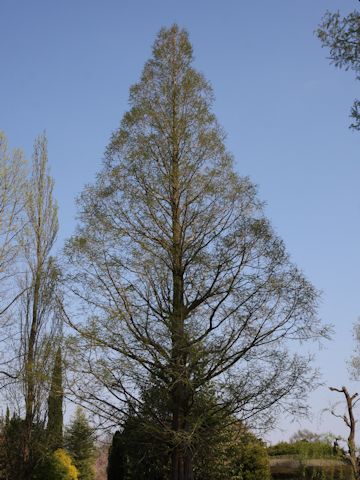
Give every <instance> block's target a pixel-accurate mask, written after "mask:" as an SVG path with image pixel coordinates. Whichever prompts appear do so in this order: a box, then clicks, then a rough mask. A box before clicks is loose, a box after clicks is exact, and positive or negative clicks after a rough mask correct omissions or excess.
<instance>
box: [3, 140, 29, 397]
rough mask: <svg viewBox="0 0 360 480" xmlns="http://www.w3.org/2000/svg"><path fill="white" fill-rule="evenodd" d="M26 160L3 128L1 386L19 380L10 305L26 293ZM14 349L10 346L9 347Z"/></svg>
mask: <svg viewBox="0 0 360 480" xmlns="http://www.w3.org/2000/svg"><path fill="white" fill-rule="evenodd" d="M26 177H27V170H26V162H25V159H24V155H23V153H22V151H21V150H20V149H14V150H13V151H12V152H9V149H8V144H7V139H6V136H5V134H4V133H3V132H1V131H0V319H1V335H0V345H1V360H0V364H1V367H0V378H1V388H3V387H5V386H6V387H8V386H9V385H10V384H11V383H13V382H14V381H15V380H16V377H15V375H14V372H13V371H12V369H11V368H10V365H11V364H12V363H13V361H14V356H13V355H11V354H9V350H8V345H9V340H10V338H11V326H12V320H13V317H12V315H11V314H10V310H11V307H13V306H14V304H15V302H16V301H17V300H18V299H19V297H20V296H21V295H22V294H23V293H24V291H23V289H22V288H20V287H19V284H18V280H19V273H20V270H21V268H20V265H21V261H20V257H21V255H20V249H21V245H20V238H21V234H22V231H23V228H24V225H25V222H26V219H25V216H24V208H25V187H26ZM10 351H11V349H10Z"/></svg>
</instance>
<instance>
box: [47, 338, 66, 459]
mask: <svg viewBox="0 0 360 480" xmlns="http://www.w3.org/2000/svg"><path fill="white" fill-rule="evenodd" d="M62 375H63V374H62V355H61V347H59V348H58V350H57V352H56V356H55V363H54V369H53V374H52V379H51V387H50V393H49V399H48V422H47V435H48V439H49V443H50V445H51V447H52V448H53V449H54V450H57V449H58V448H61V447H62V446H63V400H64V390H63V378H62Z"/></svg>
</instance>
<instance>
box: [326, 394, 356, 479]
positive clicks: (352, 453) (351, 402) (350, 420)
mask: <svg viewBox="0 0 360 480" xmlns="http://www.w3.org/2000/svg"><path fill="white" fill-rule="evenodd" d="M329 389H330V390H331V391H332V392H339V393H343V394H344V397H345V400H346V409H347V414H346V413H344V414H343V415H339V414H338V413H336V411H335V408H333V409H332V410H331V413H332V415H334V417H337V418H341V419H342V420H343V422H344V423H345V425H346V426H347V427H348V428H349V436H348V439H347V445H348V456H347V457H346V458H347V459H348V460H349V461H350V464H351V468H352V471H353V474H354V478H355V479H359V478H360V471H359V464H358V458H357V456H356V445H355V434H356V423H357V421H356V420H355V417H354V407H355V405H356V403H357V402H358V400H359V399H358V393H354V394H353V395H350V394H349V392H348V390H347V388H346V387H342V388H335V387H329Z"/></svg>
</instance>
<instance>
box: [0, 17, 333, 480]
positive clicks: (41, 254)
mask: <svg viewBox="0 0 360 480" xmlns="http://www.w3.org/2000/svg"><path fill="white" fill-rule="evenodd" d="M212 102H213V92H212V89H211V87H210V85H209V83H208V82H207V81H206V79H205V78H204V76H203V75H202V74H201V73H199V72H198V71H196V70H195V68H194V67H193V52H192V46H191V44H190V42H189V38H188V34H187V32H186V31H184V30H182V29H180V28H179V27H178V26H177V25H173V26H172V27H170V28H169V29H162V30H161V31H160V33H159V35H158V36H157V38H156V40H155V43H154V46H153V52H152V57H151V59H150V60H149V61H148V62H146V64H145V67H144V69H143V72H142V75H141V78H140V80H139V82H138V83H137V84H135V85H134V86H133V87H132V88H131V90H130V109H129V111H128V112H127V113H126V114H125V115H124V117H123V120H122V122H121V125H120V127H119V129H118V130H116V131H115V132H114V133H113V135H112V137H111V141H110V143H109V145H108V146H107V148H106V152H105V159H104V165H103V168H102V170H101V172H100V173H99V174H98V176H97V179H96V181H95V182H94V184H92V185H88V186H87V187H86V188H85V189H84V191H83V193H82V194H81V196H80V197H79V200H78V205H79V215H78V226H77V229H76V232H75V234H74V235H73V237H72V238H70V239H69V240H68V241H67V242H66V245H65V248H64V251H63V253H62V254H61V256H60V257H59V258H58V259H55V258H54V256H53V254H52V249H53V245H54V242H55V240H56V235H57V231H58V219H57V205H56V201H55V200H54V198H53V188H54V182H53V179H52V178H51V177H50V175H49V172H48V166H47V144H46V138H45V136H44V135H41V136H40V137H39V138H38V139H37V141H36V143H35V148H34V154H33V162H32V167H31V169H30V174H27V172H26V165H25V161H24V159H23V155H22V154H21V152H20V151H18V150H16V151H15V152H14V153H12V154H10V153H9V152H8V150H7V147H6V142H5V137H4V135H2V136H1V140H0V145H1V149H0V151H1V153H0V177H1V179H2V181H1V182H0V201H2V202H3V204H2V206H1V205H0V240H1V244H0V274H1V276H0V282H1V291H2V300H1V301H2V304H1V315H0V318H1V320H2V332H3V337H2V342H1V346H2V351H3V356H2V360H3V363H2V369H1V370H2V371H1V379H2V392H3V397H4V407H5V406H6V404H9V405H10V407H11V408H12V412H13V411H15V412H16V415H15V416H11V418H10V417H8V418H7V419H5V420H4V425H3V432H4V433H3V438H7V437H6V435H8V434H9V432H10V433H11V432H13V430H14V431H18V435H19V439H21V441H20V440H19V444H18V445H19V448H20V456H21V462H20V460H19V462H17V464H18V465H21V472H19V473H17V475H18V476H16V479H17V480H18V479H19V480H20V479H24V480H29V479H31V478H35V477H34V475H35V474H36V475H37V473H35V472H36V471H37V470H36V469H37V468H38V465H47V464H46V462H45V464H44V463H43V460H39V458H38V454H37V444H38V442H37V440H36V439H38V438H48V437H47V435H48V432H50V431H51V432H52V438H53V439H54V444H53V445H51V442H48V440H46V443H47V446H48V447H49V449H50V450H46V451H49V452H51V454H50V457H48V456H47V457H46V458H47V460H46V461H50V462H55V463H56V462H57V464H60V463H61V462H62V463H63V464H64V463H66V462H67V461H68V457H67V453H69V454H70V456H71V457H72V459H73V462H74V465H75V467H76V468H78V470H79V471H80V477H79V478H80V479H82V478H87V477H83V476H82V475H84V474H82V473H81V468H80V467H79V465H78V464H77V463H76V462H77V460H76V455H75V453H74V451H73V450H72V449H71V448H70V445H69V444H68V446H67V448H68V450H66V451H64V450H63V447H64V446H65V447H66V444H65V443H62V442H61V441H60V439H61V428H62V427H60V425H62V411H60V408H59V405H60V403H59V402H60V399H59V396H58V391H57V388H55V387H54V385H55V384H56V381H58V382H59V378H60V377H64V378H66V385H65V387H66V388H65V390H66V395H67V396H69V397H72V398H76V400H77V402H80V403H81V404H82V405H84V406H85V407H86V408H87V409H88V410H89V411H91V412H92V413H93V415H94V418H96V419H97V420H99V422H100V423H101V427H102V428H104V429H112V430H113V431H117V432H118V433H117V434H116V435H115V437H114V442H113V445H112V447H111V453H110V458H111V462H110V466H109V476H110V477H111V478H118V479H120V478H121V479H125V478H126V479H133V480H135V479H141V478H144V479H145V478H147V479H150V478H154V479H155V478H156V479H158V480H162V479H171V480H194V479H195V480H202V479H204V478H207V479H208V480H217V479H220V478H226V479H228V480H232V479H235V478H246V477H244V475H245V473H244V471H243V469H244V468H245V467H244V465H249V468H250V466H251V465H252V467H254V468H255V465H257V463H256V462H255V460H254V459H253V458H252V455H253V453H252V452H257V451H259V452H260V453H259V459H260V460H259V462H260V466H259V471H261V472H262V473H261V475H262V477H261V478H267V477H266V476H267V475H268V473H266V472H268V470H267V469H268V467H267V464H266V459H265V457H264V456H262V454H261V451H262V448H263V447H262V445H261V442H259V441H257V440H255V438H254V436H253V435H252V434H250V432H249V426H250V427H254V426H256V427H257V428H262V429H263V428H268V427H269V426H270V425H272V424H273V422H274V420H275V419H276V418H277V417H278V416H279V415H280V413H281V412H283V411H284V410H286V411H287V412H289V413H292V414H295V413H299V412H300V413H306V410H307V403H306V394H307V392H308V391H309V390H311V388H313V386H314V385H315V384H316V372H315V371H314V370H313V369H312V367H311V358H309V357H308V356H307V355H302V354H301V353H299V351H298V350H299V349H296V348H293V347H291V348H289V345H290V344H292V343H294V342H301V343H303V342H306V341H311V340H318V339H321V338H324V337H327V334H328V330H327V327H326V326H324V325H323V324H322V323H321V322H320V321H319V319H318V318H317V315H316V308H317V292H316V289H314V287H313V286H312V285H311V283H310V282H309V281H308V280H307V279H306V278H305V277H304V275H303V274H302V273H301V271H300V270H299V269H298V268H297V267H296V266H295V265H294V264H293V263H292V262H291V261H290V259H289V256H288V254H287V252H286V250H285V247H284V244H283V242H282V241H281V239H279V237H278V236H277V235H276V234H275V232H274V231H273V229H272V227H271V225H270V222H269V221H268V219H267V218H266V217H265V215H264V211H263V205H262V202H261V201H260V200H259V199H258V197H257V192H256V188H255V187H254V185H253V184H252V183H251V182H250V180H249V179H248V178H246V177H240V176H239V175H238V174H237V173H236V171H235V170H234V167H233V159H232V156H231V155H230V154H229V153H228V152H227V151H226V148H225V145H224V132H223V131H222V129H221V128H220V127H219V125H218V122H217V120H216V118H215V115H214V114H213V113H212V111H211V105H212ZM56 352H58V353H57V354H56ZM61 353H62V354H63V355H62V358H61ZM61 369H63V371H62V372H60V370H61ZM51 372H52V373H51ZM59 372H60V373H59ZM65 373H66V375H64V374H65ZM56 379H58V380H56ZM14 406H16V408H15V407H14ZM55 412H56V413H55ZM17 429H18V430H17ZM11 435H13V433H11ZM14 435H15V434H14ZM15 436H16V435H15ZM56 439H59V441H57V440H56ZM5 444H6V445H10V443H9V442H8V441H7V440H6V441H5ZM39 444H44V443H43V441H42V440H41V442H40V443H39ZM59 448H60V450H59ZM40 450H41V449H40ZM18 451H19V449H18ZM54 452H55V453H54ZM66 452H67V453H66ZM54 455H55V457H56V458H55V457H54ZM49 458H50V460H49ZM54 458H55V460H54ZM44 461H45V460H44ZM68 467H69V468H70V467H71V465H70V463H69V465H68ZM252 467H251V468H252ZM39 468H40V467H39ZM48 468H50V467H45V470H46V469H48ZM251 468H250V470H249V471H253V470H254V469H253V470H251ZM256 468H258V467H257V466H256ZM241 472H242V473H241ZM69 475H70V474H69ZM121 475H122V476H121ZM254 475H255V474H254ZM10 478H11V477H10ZM13 478H14V477H13ZM249 478H257V477H249Z"/></svg>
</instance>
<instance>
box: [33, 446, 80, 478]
mask: <svg viewBox="0 0 360 480" xmlns="http://www.w3.org/2000/svg"><path fill="white" fill-rule="evenodd" d="M79 478H80V477H79V476H78V471H77V469H76V467H75V466H74V464H73V461H72V459H71V457H70V455H69V454H68V453H67V452H66V451H65V450H62V449H58V450H56V451H55V452H53V453H51V454H49V455H48V456H47V457H46V458H45V459H44V460H43V461H42V462H41V463H40V464H39V465H38V467H37V468H36V470H35V474H34V476H33V480H78V479H79Z"/></svg>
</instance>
